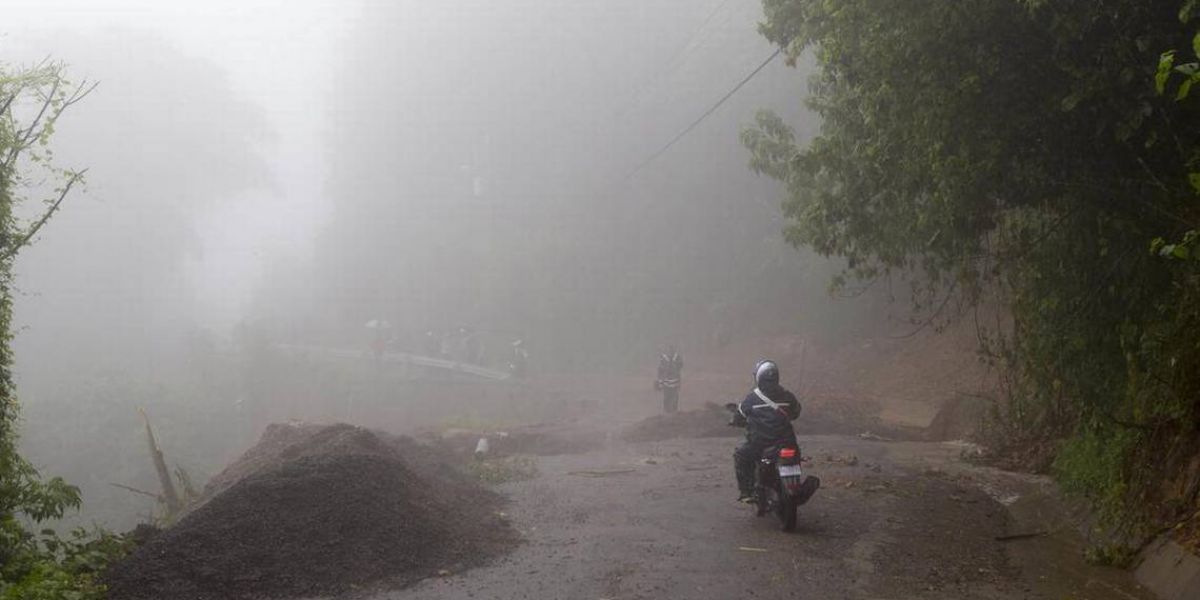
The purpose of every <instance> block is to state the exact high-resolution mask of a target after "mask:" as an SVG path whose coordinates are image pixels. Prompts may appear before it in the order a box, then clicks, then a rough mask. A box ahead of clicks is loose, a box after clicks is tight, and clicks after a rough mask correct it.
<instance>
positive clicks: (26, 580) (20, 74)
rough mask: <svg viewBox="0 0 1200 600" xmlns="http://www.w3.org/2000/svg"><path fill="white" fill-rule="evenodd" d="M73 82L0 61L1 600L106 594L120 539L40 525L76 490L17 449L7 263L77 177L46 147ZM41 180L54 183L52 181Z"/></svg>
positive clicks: (63, 509) (83, 598)
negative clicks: (107, 570)
mask: <svg viewBox="0 0 1200 600" xmlns="http://www.w3.org/2000/svg"><path fill="white" fill-rule="evenodd" d="M90 89H91V88H90V87H88V86H87V85H86V84H83V85H73V84H71V83H70V82H69V81H67V80H66V78H65V72H64V69H63V67H62V66H61V65H58V64H54V63H44V64H41V65H37V66H35V67H32V68H13V67H10V66H8V65H4V64H2V63H0V599H3V600H16V599H18V598H19V599H21V600H51V599H54V600H59V599H64V600H88V599H99V598H102V597H103V595H104V587H103V584H102V583H101V582H100V581H99V579H98V577H99V573H100V572H101V571H102V570H103V569H104V567H105V566H106V565H107V564H108V563H109V561H111V560H112V559H114V558H116V557H118V556H121V555H122V554H123V553H124V552H125V550H126V547H127V544H126V542H125V541H124V540H123V539H122V538H120V537H117V536H113V535H112V534H109V533H107V532H104V531H100V530H97V531H89V530H85V529H76V530H74V531H72V532H71V533H70V534H69V535H67V536H65V537H64V536H60V535H59V534H58V533H57V532H56V531H55V530H53V529H40V530H39V529H38V527H39V525H40V524H43V523H46V522H48V521H52V520H55V519H59V518H61V517H62V516H63V515H64V514H66V513H67V512H68V511H71V510H75V509H78V508H79V506H80V495H79V489H78V488H76V487H75V486H73V485H70V484H68V483H67V482H66V481H64V480H62V479H61V478H58V477H51V478H46V477H43V476H42V474H40V473H39V472H38V471H37V469H35V468H34V466H33V465H32V464H30V463H29V462H28V461H27V460H25V459H24V458H23V457H22V456H21V455H20V454H18V452H17V425H18V403H17V397H16V389H15V384H14V382H13V374H12V363H13V356H12V350H11V347H10V343H11V341H12V335H13V331H12V297H13V293H14V282H13V261H14V259H15V258H16V257H17V254H18V252H19V251H20V250H21V249H22V248H23V247H25V246H26V245H28V244H29V243H31V242H32V241H33V240H34V239H35V237H36V236H37V234H38V231H39V230H40V229H41V227H42V226H43V225H45V224H46V223H47V222H48V221H49V219H50V218H51V217H52V216H53V215H54V213H55V212H56V211H57V210H58V208H59V206H60V205H61V203H62V202H63V201H64V200H65V199H66V198H67V196H68V195H69V194H70V192H71V189H72V188H73V187H75V186H76V185H78V184H79V183H80V182H81V181H82V177H83V173H82V172H75V171H69V170H65V169H61V168H58V167H56V166H54V163H53V160H52V159H53V152H52V151H51V150H50V147H49V142H50V138H51V136H52V135H53V133H54V127H55V124H56V122H57V121H58V118H59V116H60V115H61V114H62V113H63V111H65V110H66V109H67V108H69V107H70V106H71V105H72V104H74V103H75V102H78V101H79V100H81V99H83V97H84V96H86V95H87V93H88V92H89V91H90ZM47 182H50V183H49V184H48V183H47ZM34 195H39V196H40V195H46V196H47V197H48V199H47V200H45V203H44V206H43V207H42V209H41V211H40V216H38V217H36V218H35V219H34V220H32V221H29V222H25V221H23V220H21V219H19V218H18V217H17V216H16V211H17V208H18V206H19V205H21V204H22V203H27V202H32V201H33V200H32V199H31V198H30V196H34Z"/></svg>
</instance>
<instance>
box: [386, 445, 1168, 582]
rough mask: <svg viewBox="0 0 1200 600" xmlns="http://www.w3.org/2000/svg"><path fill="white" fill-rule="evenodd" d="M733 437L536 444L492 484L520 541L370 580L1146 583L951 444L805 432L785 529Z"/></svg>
mask: <svg viewBox="0 0 1200 600" xmlns="http://www.w3.org/2000/svg"><path fill="white" fill-rule="evenodd" d="M736 442H737V439H736V438H700V439H679V440H667V441H661V442H642V443H626V442H622V441H620V440H619V439H618V438H616V437H615V436H609V441H608V442H607V443H606V444H605V445H604V447H602V448H601V449H598V450H595V451H593V452H590V453H587V454H582V455H570V456H566V455H564V456H550V457H542V458H540V459H539V468H540V475H539V476H538V477H537V478H535V479H532V480H529V481H523V482H514V483H509V484H505V485H503V486H501V488H500V489H501V491H502V492H504V493H506V494H508V495H509V496H510V497H511V504H510V505H509V506H508V507H507V508H506V509H505V512H506V515H507V516H508V518H510V519H511V521H512V523H513V524H514V525H515V526H516V527H517V528H518V529H519V530H520V531H521V532H522V533H523V535H524V537H525V543H523V544H522V545H521V546H520V547H518V548H517V549H516V550H515V551H514V552H512V553H511V554H509V555H507V556H505V557H502V558H500V559H498V560H496V561H494V562H492V563H491V564H489V565H487V566H484V567H481V568H476V569H472V570H467V571H465V572H462V573H456V572H454V571H453V566H452V565H447V566H446V569H447V570H446V571H445V572H443V574H442V576H440V577H435V578H430V579H427V580H425V581H423V582H421V583H419V584H417V585H416V586H414V587H411V588H407V589H403V590H396V591H389V592H383V593H376V594H373V595H367V597H368V598H370V600H407V599H417V598H421V599H466V598H471V599H482V598H514V599H518V598H521V599H523V598H529V599H534V598H579V599H612V600H617V599H628V600H633V599H651V598H653V599H661V598H764V599H769V598H829V599H835V598H847V599H850V598H862V599H881V598H892V599H907V598H934V599H942V598H944V599H951V598H954V599H970V598H978V599H999V598H1005V599H1007V598H1046V599H1056V600H1057V599H1061V598H1072V599H1079V600H1084V599H1088V600H1129V599H1139V600H1140V599H1149V598H1151V596H1149V595H1148V594H1147V593H1146V592H1144V591H1142V590H1140V589H1138V588H1137V587H1136V586H1135V585H1134V584H1133V583H1132V579H1131V578H1130V577H1129V576H1128V574H1127V573H1125V572H1121V571H1117V570H1112V569H1103V568H1098V567H1092V566H1088V565H1085V564H1084V563H1083V561H1082V559H1080V557H1079V549H1078V544H1077V540H1076V539H1075V537H1076V534H1075V533H1074V531H1071V530H1070V527H1069V526H1065V525H1062V517H1063V515H1062V514H1060V513H1061V510H1060V509H1058V508H1055V507H1054V506H1053V505H1052V504H1050V503H1047V504H1046V505H1045V506H1039V504H1038V496H1039V493H1040V491H1039V490H1040V489H1041V487H1042V486H1044V485H1048V484H1047V483H1045V482H1044V481H1041V480H1039V479H1037V478H1033V477H1028V476H1019V475H1013V474H1007V473H1001V472H998V471H992V470H988V469H981V468H978V467H973V466H970V465H967V464H966V463H963V462H962V461H960V460H958V454H959V451H960V448H957V447H955V446H954V445H953V444H939V443H917V442H886V441H873V440H867V439H861V438H859V437H856V436H817V437H809V438H807V439H804V440H802V445H803V446H804V449H803V451H804V454H805V455H807V456H811V457H812V460H811V461H810V462H809V467H808V468H809V471H810V472H811V473H813V474H816V475H819V476H820V477H821V478H822V480H823V482H824V485H823V488H822V490H821V491H820V492H819V493H818V494H817V495H816V496H815V497H814V498H813V500H812V501H811V502H810V503H809V504H808V505H807V506H805V507H803V508H802V509H801V513H800V519H799V524H798V526H797V531H796V532H795V533H790V534H789V533H783V532H781V531H780V530H779V526H778V525H779V524H778V521H777V520H775V519H774V518H773V517H770V516H768V517H764V518H756V517H755V516H754V515H753V513H752V511H751V509H749V508H748V507H745V506H742V505H739V504H737V503H736V502H734V496H735V495H736V494H735V488H734V485H733V473H732V466H731V456H730V455H731V451H732V449H733V446H734V444H735V443H736ZM1042 532H1045V533H1044V534H1043V535H1037V536H1034V537H1018V538H1017V539H1011V540H1007V541H1001V540H998V539H997V538H1003V537H1005V536H1014V535H1016V536H1022V535H1023V534H1032V533H1039V534H1040V533H1042Z"/></svg>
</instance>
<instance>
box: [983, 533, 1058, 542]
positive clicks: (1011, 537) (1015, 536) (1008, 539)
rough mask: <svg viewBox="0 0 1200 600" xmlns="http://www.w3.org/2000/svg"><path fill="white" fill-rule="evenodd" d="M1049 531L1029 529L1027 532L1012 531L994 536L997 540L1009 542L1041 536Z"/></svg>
mask: <svg viewBox="0 0 1200 600" xmlns="http://www.w3.org/2000/svg"><path fill="white" fill-rule="evenodd" d="M1049 533H1050V532H1049V531H1030V532H1027V533H1013V534H1009V535H998V536H996V537H995V540H996V541H997V542H1011V541H1013V540H1026V539H1029V538H1035V537H1042V536H1043V535H1049Z"/></svg>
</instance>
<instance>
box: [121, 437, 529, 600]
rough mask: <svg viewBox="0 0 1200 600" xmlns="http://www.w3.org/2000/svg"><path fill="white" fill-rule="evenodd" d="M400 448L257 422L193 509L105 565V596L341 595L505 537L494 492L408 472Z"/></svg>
mask: <svg viewBox="0 0 1200 600" xmlns="http://www.w3.org/2000/svg"><path fill="white" fill-rule="evenodd" d="M409 443H410V442H409V441H404V440H403V439H402V438H390V439H388V438H381V437H380V436H378V435H376V434H374V433H372V432H370V431H368V430H365V429H361V428H357V427H352V426H349V425H332V426H326V427H317V426H288V425H277V426H272V427H271V428H268V430H267V431H266V432H265V433H264V435H263V439H262V442H261V443H260V444H258V445H257V446H255V447H254V448H252V449H251V450H250V451H248V452H246V454H245V455H244V456H243V457H242V458H241V459H239V460H238V461H236V462H235V463H234V464H232V465H230V467H229V468H228V469H226V470H225V471H224V472H222V473H221V474H220V475H218V476H217V477H215V478H214V479H213V481H212V482H210V484H209V485H208V486H207V487H206V488H205V496H204V502H203V503H202V504H201V505H200V506H199V507H198V508H195V509H193V510H192V511H191V512H190V513H189V514H187V515H186V516H184V517H183V518H182V519H181V520H180V521H179V522H178V523H177V524H176V525H174V526H173V527H171V528H169V529H167V530H165V531H163V532H161V533H160V534H159V535H157V536H155V537H154V538H153V539H151V540H150V541H149V542H147V543H146V544H145V545H143V546H141V547H140V548H138V549H137V550H136V551H135V552H134V553H133V554H132V555H131V556H129V557H128V558H127V559H126V560H124V561H122V562H121V563H119V564H117V565H115V566H114V567H113V568H112V570H111V571H110V573H109V576H108V585H109V590H110V592H109V597H110V598H111V599H112V600H150V599H152V598H153V599H156V600H172V599H180V600H182V599H184V598H186V599H188V600H209V599H212V600H217V599H230V600H241V599H246V600H249V599H251V598H279V597H311V596H321V595H331V594H340V593H344V592H347V591H349V590H351V589H354V588H362V587H376V586H388V585H392V586H397V585H404V584H407V583H411V582H412V581H415V580H417V579H420V578H423V577H427V576H429V575H432V574H434V573H436V572H437V571H438V570H441V569H450V570H458V569H460V568H464V567H466V566H470V565H473V564H477V563H479V562H481V561H483V560H484V559H486V558H488V557H491V556H494V555H496V554H497V553H499V552H502V551H503V550H505V549H507V548H509V547H511V545H512V544H513V543H515V542H516V540H517V536H516V534H515V532H514V531H513V530H512V529H511V527H509V526H508V525H507V524H506V523H504V522H503V520H502V519H501V518H500V517H498V516H497V515H496V509H497V508H498V506H499V503H500V502H501V499H500V497H499V496H496V495H495V494H493V493H490V492H488V491H487V490H484V489H482V488H481V487H479V486H478V485H474V484H472V483H470V482H469V481H466V480H465V479H461V478H458V477H455V476H444V477H443V476H439V475H435V474H434V473H436V472H438V471H439V470H440V468H439V467H437V466H436V465H426V466H424V467H423V468H417V467H415V462H412V463H410V461H407V460H405V457H404V456H402V454H401V452H400V451H398V449H403V448H404V447H405V446H406V444H409ZM416 460H417V461H420V460H421V458H417V459H416Z"/></svg>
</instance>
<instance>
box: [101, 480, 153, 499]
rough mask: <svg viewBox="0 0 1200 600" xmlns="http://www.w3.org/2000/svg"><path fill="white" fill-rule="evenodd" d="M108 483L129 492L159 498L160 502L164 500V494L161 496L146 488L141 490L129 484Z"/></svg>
mask: <svg viewBox="0 0 1200 600" xmlns="http://www.w3.org/2000/svg"><path fill="white" fill-rule="evenodd" d="M108 485H111V486H113V487H115V488H121V489H123V490H125V491H127V492H133V493H135V494H141V495H143V496H150V497H151V498H154V499H155V500H158V501H160V502H161V501H162V496H160V495H158V494H155V493H154V492H147V491H146V490H139V489H137V488H135V487H130V486H127V485H121V484H119V483H109V484H108Z"/></svg>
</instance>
